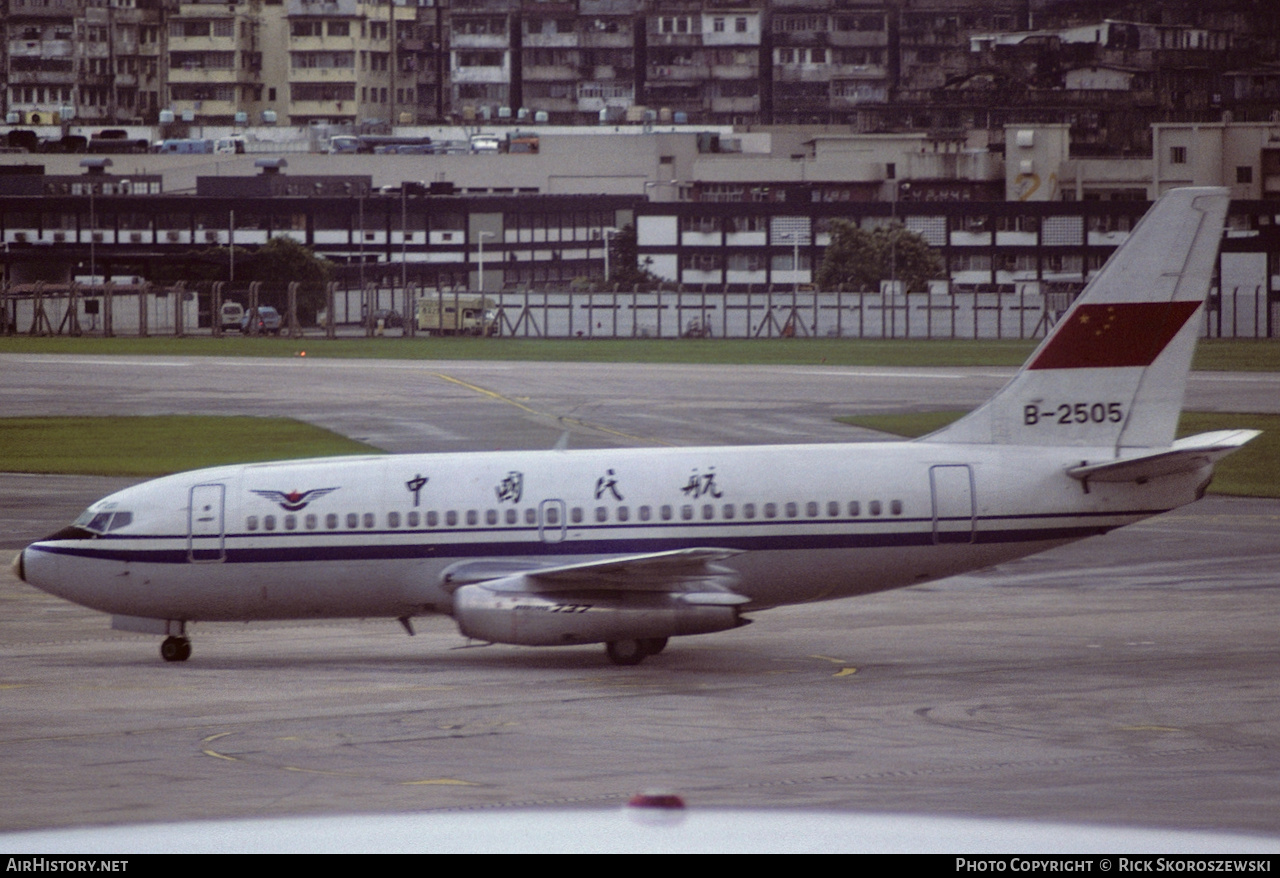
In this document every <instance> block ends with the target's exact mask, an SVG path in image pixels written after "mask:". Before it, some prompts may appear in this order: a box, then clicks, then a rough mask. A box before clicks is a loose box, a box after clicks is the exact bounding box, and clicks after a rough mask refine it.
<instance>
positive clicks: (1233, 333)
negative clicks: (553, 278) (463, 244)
mask: <svg viewBox="0 0 1280 878" xmlns="http://www.w3.org/2000/svg"><path fill="white" fill-rule="evenodd" d="M1073 296H1074V293H1072V292H1054V291H1049V292H1041V291H1040V290H1038V289H1037V288H1036V287H1035V285H1033V284H1024V285H1019V286H1017V287H1015V288H1014V289H1013V290H1012V291H1007V290H1006V291H981V290H950V291H945V292H939V291H933V292H927V293H926V292H921V293H897V294H893V293H887V292H886V293H868V292H811V291H803V290H785V291H779V290H776V289H775V290H767V291H761V292H726V291H719V290H717V291H712V290H688V289H683V290H680V289H676V290H659V291H637V290H629V291H623V290H617V291H610V292H568V291H566V292H548V291H502V292H483V291H480V290H468V289H424V288H421V287H415V286H413V285H412V284H411V285H409V286H408V287H400V286H398V285H396V286H379V285H375V284H369V285H367V286H365V287H364V288H351V287H345V286H341V285H339V284H329V285H328V286H327V287H326V288H325V289H323V290H321V289H311V290H307V289H304V288H303V287H302V286H301V285H299V284H261V283H258V284H249V285H247V286H243V285H242V286H234V285H228V284H220V283H213V284H211V283H200V284H195V285H193V286H191V287H188V286H187V285H186V284H182V283H179V284H175V285H172V286H153V285H151V284H113V283H112V284H100V285H80V284H71V285H54V284H44V283H36V284H31V285H22V286H17V285H14V286H8V287H4V288H0V331H2V332H3V333H5V334H23V335H34V336H57V335H67V336H79V335H98V336H149V335H155V336H161V335H163V336H176V337H182V336H195V335H206V336H207V335H213V336H220V335H223V334H224V333H228V332H236V333H238V332H239V331H240V325H239V320H238V317H237V318H236V320H235V321H234V322H232V323H230V324H226V325H224V321H223V320H222V319H221V315H223V314H224V313H225V312H224V311H223V308H222V306H223V305H224V304H227V303H234V305H238V306H240V307H241V308H243V309H245V310H248V309H252V308H256V307H259V306H270V307H272V308H274V309H275V310H276V311H277V312H278V314H279V315H280V328H279V330H278V334H280V335H283V336H289V337H304V336H305V337H312V338H314V337H317V336H321V337H325V336H327V337H330V338H334V337H338V336H345V337H351V336H362V335H363V336H379V335H392V336H400V335H404V336H414V335H419V336H425V335H431V334H432V333H431V332H430V331H423V330H419V329H418V326H417V319H416V317H417V312H418V308H419V305H420V303H421V302H422V300H426V301H427V302H429V303H430V306H429V307H432V308H434V309H436V311H437V312H438V313H442V314H446V313H449V312H451V311H452V312H455V313H459V312H461V311H463V310H466V309H472V310H475V309H480V310H482V311H484V312H487V314H488V316H487V318H486V319H487V320H489V321H492V324H493V327H494V328H493V330H492V334H493V335H497V336H504V337H518V338H599V339H618V338H741V339H750V338H849V339H1030V338H1041V337H1043V336H1044V334H1045V332H1046V331H1047V330H1048V329H1049V327H1051V326H1052V325H1053V324H1054V322H1056V320H1057V319H1058V317H1059V316H1060V315H1061V314H1062V313H1063V312H1064V311H1065V310H1066V309H1067V307H1068V306H1069V305H1070V303H1071V300H1072V298H1073ZM231 312H232V314H233V315H234V314H235V308H234V306H233V307H232V308H231ZM433 325H434V326H435V327H436V331H439V329H440V327H441V325H442V324H433ZM428 328H429V327H428ZM253 329H254V327H253V324H252V323H250V324H249V326H248V330H249V331H253ZM465 332H474V333H475V334H479V332H478V330H476V329H475V328H474V327H473V326H468V327H467V328H466V330H465V331H464V334H465ZM1277 333H1280V296H1277V295H1276V294H1275V293H1273V292H1270V291H1266V290H1263V289H1262V288H1260V287H1259V288H1254V289H1241V288H1233V289H1230V290H1228V291H1227V292H1226V293H1225V294H1220V293H1219V292H1218V291H1217V290H1214V291H1213V292H1212V293H1211V295H1210V297H1209V301H1208V303H1207V306H1206V308H1205V311H1204V315H1203V321H1202V325H1201V334H1202V335H1203V336H1207V337H1213V338H1274V337H1276V336H1277ZM272 334H276V333H275V332H273V333H272ZM446 334H452V330H451V329H450V330H449V331H447V333H446Z"/></svg>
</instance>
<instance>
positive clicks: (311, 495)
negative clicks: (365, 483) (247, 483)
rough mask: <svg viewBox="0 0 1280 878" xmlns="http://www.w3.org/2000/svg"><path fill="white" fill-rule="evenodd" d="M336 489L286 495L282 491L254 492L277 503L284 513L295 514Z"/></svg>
mask: <svg viewBox="0 0 1280 878" xmlns="http://www.w3.org/2000/svg"><path fill="white" fill-rule="evenodd" d="M336 490H338V489H337V488H313V489H312V490H310V491H290V492H289V493H288V494H286V493H285V492H284V491H254V492H253V493H254V494H257V495H258V496H259V497H266V498H267V499H268V500H271V501H272V502H274V503H279V504H280V508H281V509H283V510H285V511H286V512H297V511H298V510H300V509H306V508H307V504H308V503H310V502H311V501H312V500H319V499H320V498H321V497H323V496H324V495H325V494H332V493H333V492H334V491H336Z"/></svg>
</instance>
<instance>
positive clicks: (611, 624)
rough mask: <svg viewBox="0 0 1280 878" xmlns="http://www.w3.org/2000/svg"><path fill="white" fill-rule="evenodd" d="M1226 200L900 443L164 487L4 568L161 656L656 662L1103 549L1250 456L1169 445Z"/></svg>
mask: <svg viewBox="0 0 1280 878" xmlns="http://www.w3.org/2000/svg"><path fill="white" fill-rule="evenodd" d="M1227 202H1228V195H1227V192H1226V190H1224V189H1180V190H1176V191H1173V192H1170V193H1169V194H1167V195H1165V196H1164V197H1163V198H1161V199H1160V201H1159V202H1158V203H1157V204H1156V205H1155V206H1154V207H1153V208H1152V210H1151V211H1150V212H1149V213H1148V215H1147V216H1146V217H1145V218H1144V219H1143V221H1142V222H1141V223H1140V224H1139V225H1138V226H1137V227H1136V228H1135V229H1134V231H1133V233H1132V235H1131V236H1130V238H1129V240H1128V241H1127V242H1126V243H1125V244H1124V245H1123V246H1122V247H1121V248H1120V249H1119V250H1118V251H1117V252H1116V253H1115V254H1114V255H1113V257H1112V258H1111V260H1110V261H1109V262H1108V263H1107V264H1106V265H1105V266H1104V267H1103V269H1102V270H1101V271H1100V272H1098V274H1097V275H1096V276H1095V277H1094V278H1093V279H1092V281H1091V282H1090V283H1089V285H1088V286H1087V287H1086V289H1085V290H1084V292H1083V294H1082V295H1081V296H1080V297H1079V298H1078V299H1077V301H1076V302H1075V303H1074V305H1073V306H1072V307H1071V309H1070V310H1069V311H1067V313H1066V314H1065V315H1063V317H1062V318H1061V319H1060V320H1059V321H1058V323H1057V324H1056V325H1055V327H1054V329H1053V330H1052V332H1051V333H1050V334H1049V336H1048V337H1047V338H1046V339H1045V341H1044V342H1043V343H1042V344H1041V345H1040V346H1039V348H1037V350H1036V351H1035V353H1033V354H1032V355H1031V358H1030V359H1029V360H1028V361H1027V363H1026V364H1025V365H1024V366H1023V367H1022V369H1021V371H1019V372H1018V374H1017V375H1016V376H1015V377H1014V378H1013V379H1012V381H1011V382H1010V383H1009V384H1008V385H1007V386H1006V387H1005V388H1004V389H1003V390H1001V391H1000V393H999V394H997V395H996V396H995V397H994V398H993V399H992V400H991V401H990V402H988V403H987V404H985V405H984V406H982V407H980V408H979V409H977V410H976V411H974V412H972V413H971V414H969V415H968V416H967V417H965V418H963V419H961V420H960V421H957V422H956V423H955V424H953V425H951V426H949V427H947V428H945V429H943V430H941V431H939V432H937V433H934V434H932V435H930V436H927V437H925V438H923V439H920V440H917V441H913V442H892V443H856V444H839V445H783V446H772V447H768V446H764V447H738V448H729V447H725V448H715V447H709V448H679V449H613V450H590V451H565V450H555V451H541V452H486V453H474V454H427V455H392V456H380V457H368V458H342V459H326V460H302V461H292V462H285V463H267V464H247V465H243V466H224V467H218V468H214V469H205V470H199V471H196V472H189V473H182V474H180V475H174V476H168V477H166V478H162V479H157V480H155V481H151V482H147V483H145V484H142V485H138V486H136V487H132V488H128V489H126V490H123V491H120V492H118V493H116V494H112V495H111V496H109V497H107V498H105V499H103V500H100V501H99V502H97V503H95V504H93V505H92V506H90V507H89V509H88V510H87V511H86V512H85V513H84V514H83V515H82V516H80V518H78V519H77V520H76V521H75V523H74V524H72V525H71V526H69V527H67V528H65V529H63V530H61V531H59V532H58V533H55V534H52V535H51V536H49V537H48V538H46V539H43V540H40V541H39V542H36V543H33V544H31V545H30V546H28V547H27V548H26V549H25V550H23V551H22V553H21V554H20V555H19V556H18V557H17V559H15V561H14V569H15V571H16V573H17V575H18V576H19V577H20V578H21V579H23V580H25V581H26V582H28V583H30V584H32V585H34V586H36V587H38V588H41V589H44V590H45V591H47V592H50V593H52V594H55V595H59V596H61V597H64V598H66V599H68V600H71V601H74V602H76V603H79V604H83V605H84V606H86V607H91V608H93V609H96V610H100V611H102V612H104V613H110V614H112V616H113V621H112V624H113V626H114V627H116V628H119V629H122V630H128V631H138V632H144V633H154V634H162V635H166V639H165V640H164V643H163V645H162V646H161V649H160V652H161V655H162V656H163V657H164V658H165V659H166V660H168V661H183V660H185V659H187V658H188V657H189V656H190V654H191V645H190V641H189V640H188V638H187V632H186V626H187V623H189V622H194V621H249V620H259V619H310V618H336V617H376V616H385V617H387V618H390V619H398V620H399V621H400V622H401V624H403V625H404V627H405V628H406V629H407V630H408V631H409V633H413V629H412V623H411V620H412V619H413V617H415V616H422V615H426V614H431V613H447V614H449V615H450V616H452V617H453V618H454V619H455V620H456V621H457V623H458V627H459V628H460V629H461V631H462V633H463V634H464V635H466V636H467V637H470V638H474V639H476V640H480V641H486V642H497V643H511V644H524V645H529V646H563V645H570V644H585V643H604V644H605V645H606V649H607V653H608V656H609V658H610V659H611V660H612V661H613V662H615V663H617V664H622V665H629V664H636V663H638V662H640V661H642V660H643V659H644V658H645V657H647V656H650V655H655V654H657V653H658V652H660V651H661V650H662V649H663V648H664V647H665V646H666V644H667V641H668V638H670V637H675V636H683V635H690V634H707V633H711V632H715V631H724V630H727V629H731V628H735V627H738V626H740V625H744V624H746V622H747V621H748V616H749V614H752V613H755V612H758V611H760V610H765V609H768V608H769V607H776V606H779V605H782V604H794V603H801V602H805V601H821V600H831V599H835V598H844V597H851V596H854V595H862V594H869V593H871V592H877V591H883V590H885V589H892V588H901V587H903V586H908V585H913V584H915V583H920V582H927V581H929V580H933V579H939V578H941V577H945V576H950V575H952V574H955V573H960V572H962V571H966V570H973V569H976V568H980V567H986V566H988V565H991V564H997V563H1000V562H1002V561H1008V560H1010V559H1013V558H1019V557H1022V556H1025V555H1030V554H1033V553H1035V552H1040V551H1043V550H1045V549H1048V548H1051V547H1054V546H1058V545H1061V544H1063V543H1067V542H1070V541H1072V540H1078V539H1081V538H1083V537H1088V536H1093V535H1095V534H1102V533H1106V532H1107V531H1110V530H1113V529H1114V528H1118V527H1123V526H1125V525H1127V524H1131V523H1133V522H1135V521H1138V520H1140V519H1143V518H1147V517H1148V516H1152V515H1157V514H1159V513H1161V512H1164V511H1166V510H1169V509H1173V508H1175V507H1178V506H1181V505H1183V504H1186V503H1190V502H1192V501H1193V500H1196V499H1197V498H1199V497H1200V496H1202V495H1203V494H1204V491H1205V489H1206V487H1207V486H1208V484H1209V480H1210V478H1211V477H1212V472H1213V462H1214V461H1215V460H1216V459H1217V458H1219V457H1222V456H1224V455H1226V454H1229V453H1231V452H1232V451H1234V450H1235V449H1236V448H1238V447H1239V446H1241V445H1243V444H1244V443H1245V442H1247V441H1249V440H1250V439H1252V438H1253V437H1254V436H1256V435H1257V431H1255V430H1233V431H1223V432H1216V433H1206V434H1202V435H1199V436H1193V437H1190V438H1187V439H1181V440H1177V441H1175V440H1174V430H1175V427H1176V426H1177V421H1178V414H1179V410H1180V408H1181V405H1182V397H1183V391H1184V388H1185V385H1186V378H1187V372H1188V370H1189V368H1190V363H1191V355H1192V351H1193V350H1194V348H1195V342H1196V337H1197V335H1198V330H1199V326H1200V322H1201V321H1200V319H1199V310H1200V307H1201V305H1202V303H1203V301H1204V299H1205V295H1206V293H1207V291H1208V288H1209V284H1210V280H1211V276H1212V274H1213V266H1214V262H1215V258H1216V254H1217V247H1218V242H1219V239H1220V238H1221V236H1222V228H1223V222H1224V218H1225V215H1226V211H1227Z"/></svg>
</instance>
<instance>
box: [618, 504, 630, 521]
mask: <svg viewBox="0 0 1280 878" xmlns="http://www.w3.org/2000/svg"><path fill="white" fill-rule="evenodd" d="M614 514H615V515H617V516H618V521H626V520H627V519H628V518H630V517H631V511H630V510H629V509H628V508H627V507H626V506H619V507H618V509H617V512H615V513H614Z"/></svg>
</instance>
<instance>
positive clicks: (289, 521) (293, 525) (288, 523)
mask: <svg viewBox="0 0 1280 878" xmlns="http://www.w3.org/2000/svg"><path fill="white" fill-rule="evenodd" d="M284 529H285V530H297V529H298V516H296V515H286V516H285V517H284Z"/></svg>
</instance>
